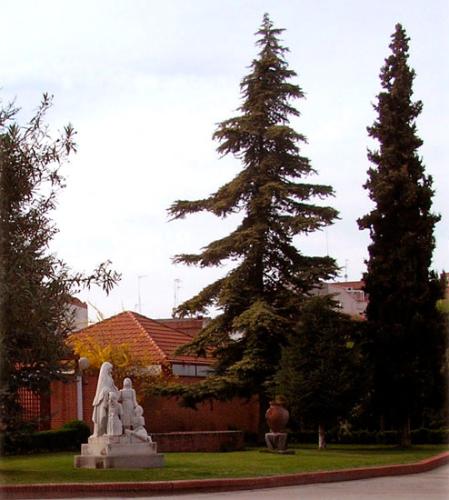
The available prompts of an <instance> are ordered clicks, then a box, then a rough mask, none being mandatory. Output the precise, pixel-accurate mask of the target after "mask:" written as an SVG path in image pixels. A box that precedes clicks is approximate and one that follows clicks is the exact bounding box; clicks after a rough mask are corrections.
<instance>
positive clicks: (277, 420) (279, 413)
mask: <svg viewBox="0 0 449 500" xmlns="http://www.w3.org/2000/svg"><path fill="white" fill-rule="evenodd" d="M289 417H290V414H289V413H288V410H287V409H286V408H284V406H283V405H282V402H280V401H276V400H275V401H270V407H269V408H268V410H267V412H266V413H265V419H266V421H267V424H268V427H269V428H270V432H286V431H285V427H286V425H287V422H288V419H289Z"/></svg>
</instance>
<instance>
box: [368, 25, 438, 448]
mask: <svg viewBox="0 0 449 500" xmlns="http://www.w3.org/2000/svg"><path fill="white" fill-rule="evenodd" d="M408 42H409V38H408V37H407V35H406V32H405V30H404V29H403V27H402V26H401V25H400V24H397V25H396V30H395V32H394V34H393V35H392V41H391V44H390V49H391V54H390V55H389V57H388V58H387V59H386V60H385V64H384V66H383V67H382V70H381V73H380V80H381V86H382V91H381V92H380V93H379V95H378V96H377V103H376V104H374V109H375V110H376V112H377V119H376V121H375V122H374V124H373V125H372V126H371V127H368V133H369V136H370V137H372V138H373V139H376V140H377V141H378V142H379V145H380V147H379V149H377V150H373V151H369V152H368V158H369V160H370V162H371V163H372V164H373V167H371V168H370V169H369V171H368V181H367V182H366V184H365V186H364V187H365V188H366V189H367V190H368V192H369V196H370V198H371V200H372V201H373V202H374V204H375V206H374V208H373V210H372V211H371V212H370V213H368V214H367V215H365V216H364V217H362V218H361V219H360V220H359V227H360V229H369V231H370V235H371V239H372V243H371V244H370V246H369V260H368V262H367V272H366V274H365V275H364V280H365V291H366V292H367V293H368V294H369V305H368V308H367V318H368V320H369V322H370V324H371V327H372V328H371V337H370V340H371V344H370V352H371V355H372V360H373V366H374V391H375V392H374V394H375V399H374V400H375V404H376V406H377V408H378V410H379V411H380V412H381V413H382V414H383V415H384V416H386V417H389V418H390V421H392V422H395V423H396V424H397V425H399V426H400V427H401V429H402V431H403V433H402V435H403V438H402V444H407V443H408V442H409V432H408V430H409V423H410V415H411V414H412V412H413V410H415V409H416V408H418V407H419V405H421V404H422V403H423V398H424V396H426V395H428V394H429V391H430V389H431V387H432V385H433V383H432V382H433V381H432V373H433V367H432V365H434V366H437V364H436V358H435V355H436V352H437V349H436V344H437V343H438V340H437V337H438V325H437V323H438V314H437V312H436V310H435V302H436V299H437V298H438V293H439V287H438V285H437V280H436V279H435V276H434V275H433V274H432V273H431V272H430V265H431V260H432V252H433V249H434V245H435V242H434V236H433V231H434V226H435V224H436V222H437V221H438V220H439V217H438V216H437V215H435V214H433V213H432V212H431V205H432V196H433V190H432V178H431V177H430V176H428V175H426V174H425V171H424V166H423V163H422V160H421V157H420V156H419V154H418V149H419V147H420V146H421V145H422V140H421V139H420V138H419V137H418V135H417V131H416V124H415V121H416V118H417V117H418V115H419V114H420V112H421V110H422V103H421V101H413V100H412V95H413V89H412V85H413V80H414V77H415V72H414V71H413V69H411V68H410V67H409V65H408V57H409V54H408V49H409V46H408Z"/></svg>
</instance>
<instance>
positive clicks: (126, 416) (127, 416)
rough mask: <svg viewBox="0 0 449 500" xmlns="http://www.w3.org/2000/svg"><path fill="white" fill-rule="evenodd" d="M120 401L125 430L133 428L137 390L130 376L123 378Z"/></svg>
mask: <svg viewBox="0 0 449 500" xmlns="http://www.w3.org/2000/svg"><path fill="white" fill-rule="evenodd" d="M119 401H120V402H121V403H122V407H123V413H122V424H123V427H124V429H125V430H127V429H131V426H132V423H133V422H132V420H133V417H134V408H135V407H136V406H137V399H136V391H135V390H134V389H133V388H132V382H131V379H130V378H128V377H127V378H125V379H124V380H123V389H120V398H119Z"/></svg>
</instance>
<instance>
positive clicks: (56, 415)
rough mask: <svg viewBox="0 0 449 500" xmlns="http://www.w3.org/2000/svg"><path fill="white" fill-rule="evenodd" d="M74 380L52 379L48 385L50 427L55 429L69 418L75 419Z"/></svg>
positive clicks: (68, 420)
mask: <svg viewBox="0 0 449 500" xmlns="http://www.w3.org/2000/svg"><path fill="white" fill-rule="evenodd" d="M76 415H77V409H76V382H75V381H74V380H73V381H70V382H60V381H59V380H58V381H54V382H52V383H51V386H50V416H51V425H50V427H51V429H57V428H58V427H61V425H63V424H65V423H66V422H70V420H75V419H76Z"/></svg>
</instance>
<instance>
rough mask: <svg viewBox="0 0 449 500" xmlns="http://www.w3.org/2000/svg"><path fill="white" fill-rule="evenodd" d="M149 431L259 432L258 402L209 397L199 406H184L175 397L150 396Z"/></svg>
mask: <svg viewBox="0 0 449 500" xmlns="http://www.w3.org/2000/svg"><path fill="white" fill-rule="evenodd" d="M142 406H143V408H144V417H145V423H146V427H147V430H148V431H149V432H182V431H227V430H242V431H247V432H257V424H258V418H259V417H258V405H257V402H256V401H255V400H251V401H250V402H246V401H245V400H241V399H237V398H235V399H233V400H231V401H226V402H222V401H210V402H205V403H201V404H199V405H198V409H197V410H192V409H191V408H183V407H182V406H180V405H179V404H178V402H177V400H176V399H175V398H162V397H150V398H146V399H145V401H144V402H143V405H142Z"/></svg>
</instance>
